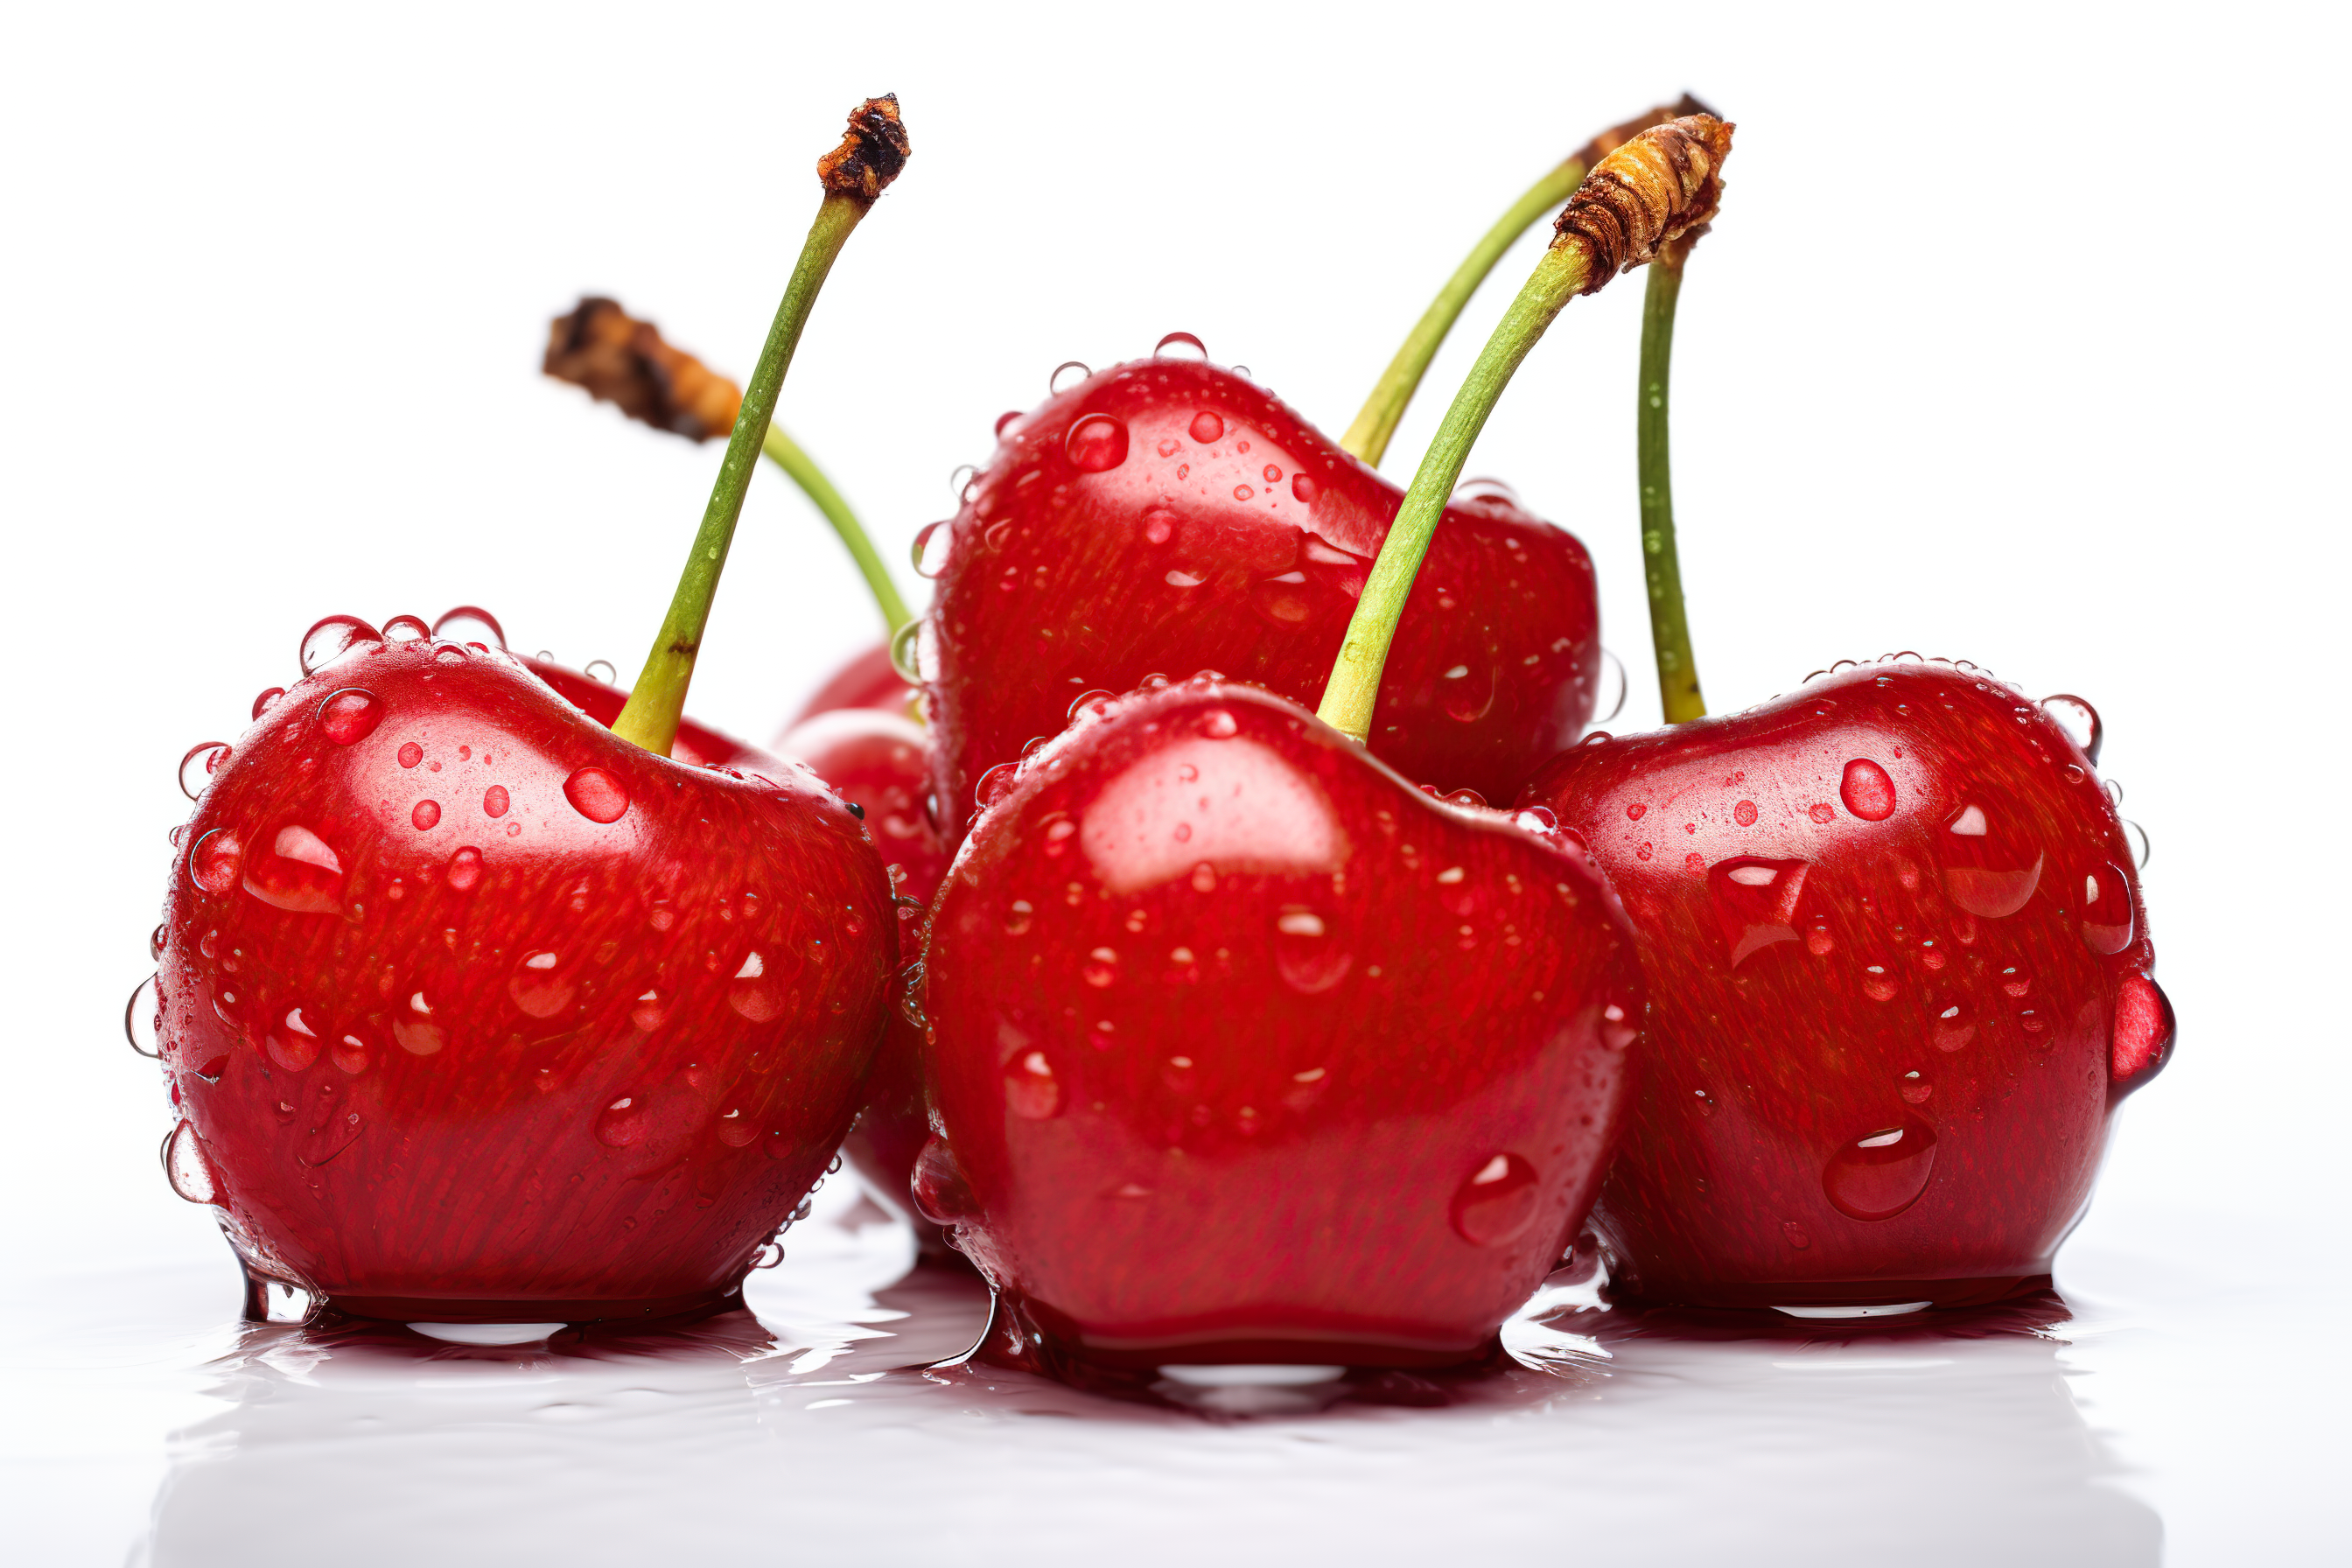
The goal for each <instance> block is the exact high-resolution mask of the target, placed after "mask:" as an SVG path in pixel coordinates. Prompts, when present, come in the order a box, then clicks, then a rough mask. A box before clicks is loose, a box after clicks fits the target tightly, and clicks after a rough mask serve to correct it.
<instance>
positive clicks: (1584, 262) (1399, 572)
mask: <svg viewBox="0 0 2352 1568" xmlns="http://www.w3.org/2000/svg"><path fill="white" fill-rule="evenodd" d="M1591 270H1592V253H1591V247H1590V246H1589V245H1588V243H1587V242H1586V241H1585V240H1584V239H1583V238H1582V237H1580V236H1575V235H1563V236H1562V237H1560V238H1559V239H1557V240H1555V241H1553V243H1552V245H1551V247H1549V249H1547V250H1546V251H1545V252H1544V254H1543V259H1542V260H1541V261H1538V263H1536V269H1535V272H1534V275H1533V276H1531V277H1530V278H1528V281H1527V285H1526V287H1524V288H1522V289H1520V290H1519V292H1518V297H1517V299H1515V300H1512V301H1511V305H1510V309H1509V310H1506V311H1504V312H1503V319H1502V321H1500V322H1499V323H1497V324H1496V328H1495V331H1494V335H1493V336H1491V337H1489V338H1488V339H1487V340H1486V347H1485V348H1483V349H1481V350H1479V351H1478V361H1477V363H1475V364H1474V365H1472V366H1471V367H1470V374H1469V375H1468V377H1466V378H1465V380H1464V381H1463V383H1462V389H1461V390H1460V391H1459V392H1456V393H1455V394H1454V403H1453V405H1452V406H1451V407H1449V408H1448V409H1446V411H1445V418H1444V422H1442V423H1441V424H1440V425H1439V426H1438V427H1437V434H1436V436H1435V437H1433V438H1432V440H1431V441H1430V443H1429V450H1428V451H1426V452H1424V453H1423V454H1422V458H1421V467H1420V468H1419V469H1418V470H1417V471H1415V473H1414V474H1413V476H1412V486H1411V487H1410V488H1409V489H1407V490H1406V491H1405V496H1404V502H1403V504H1402V505H1401V506H1399V507H1398V508H1397V514H1396V521H1393V522H1391V524H1390V525H1389V532H1388V537H1387V538H1386V539H1385V540H1383V541H1382V542H1381V553H1380V559H1378V560H1377V561H1375V562H1373V563H1372V573H1371V576H1370V579H1369V580H1368V581H1367V582H1366V583H1365V584H1364V591H1363V594H1362V595H1361V596H1360V597H1359V598H1358V599H1357V601H1356V613H1355V615H1354V616H1351V617H1350V618H1349V622H1348V637H1347V641H1346V642H1344V643H1343V644H1341V645H1340V648H1339V662H1338V663H1337V664H1335V665H1334V666H1333V667H1332V668H1331V680H1330V683H1329V684H1328V686H1326V687H1325V688H1324V689H1323V703H1322V706H1321V707H1319V708H1318V709H1317V710H1316V716H1317V717H1318V718H1319V719H1321V720H1322V721H1324V722H1325V723H1326V724H1328V725H1330V726H1331V727H1332V728H1333V729H1335V730H1339V731H1344V732H1346V733H1347V734H1349V735H1351V736H1353V737H1354V738H1355V739H1356V740H1358V741H1363V740H1366V739H1367V738H1368V737H1369V736H1370V733H1371V728H1372V706H1373V704H1374V702H1375V701H1377V700H1378V699H1379V697H1380V689H1381V668H1383V667H1384V666H1385V665H1386V664H1387V663H1388V657H1389V644H1390V643H1391V641H1393V640H1394V638H1395V637H1396V626H1397V618H1398V617H1399V616H1402V614H1403V613H1404V602H1405V595H1408V594H1410V593H1411V592H1412V580H1413V577H1414V575H1415V574H1417V573H1419V572H1420V570H1421V561H1422V557H1423V556H1424V555H1426V554H1427V553H1428V552H1429V542H1430V540H1431V539H1432V538H1433V537H1435V535H1436V532H1437V523H1438V520H1439V519H1440V518H1441V517H1443V516H1444V513H1445V502H1446V499H1447V498H1448V497H1449V496H1451V495H1452V494H1453V493H1454V483H1455V481H1457V480H1458V479H1461V477H1462V465H1463V464H1465V462H1467V461H1469V458H1470V448H1471V447H1473V446H1475V444H1476V443H1477V440H1478V433H1479V432H1480V431H1481V430H1483V429H1485V428H1486V416H1488V415H1490V414H1492V413H1493V412H1494V411H1495V405H1496V403H1498V402H1500V401H1501V400H1502V396H1503V389H1504V388H1505V387H1507V386H1508V385H1510V384H1511V376H1512V374H1514V373H1515V372H1517V370H1518V368H1519V362H1520V361H1522V360H1524V359H1526V358H1527V357H1528V350H1530V349H1532V348H1534V347H1535V346H1536V340H1537V339H1538V338H1540V337H1542V336H1543V335H1544V330H1545V329H1546V328H1548V327H1549V326H1550V325H1551V323H1552V319H1553V318H1554V317H1556V316H1558V315H1559V313H1560V311H1561V310H1563V309H1564V308H1565V307H1566V306H1567V304H1568V302H1569V301H1570V300H1573V299H1574V298H1576V296H1577V295H1578V294H1579V293H1580V292H1581V291H1582V290H1583V289H1584V286H1585V284H1586V282H1587V280H1588V279H1590V277H1591Z"/></svg>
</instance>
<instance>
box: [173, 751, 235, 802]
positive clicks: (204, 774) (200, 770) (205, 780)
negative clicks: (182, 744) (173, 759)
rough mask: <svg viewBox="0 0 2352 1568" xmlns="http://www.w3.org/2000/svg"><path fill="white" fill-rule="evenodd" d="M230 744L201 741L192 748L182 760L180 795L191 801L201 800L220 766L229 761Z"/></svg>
mask: <svg viewBox="0 0 2352 1568" xmlns="http://www.w3.org/2000/svg"><path fill="white" fill-rule="evenodd" d="M228 754H229V753H228V742H226V741H199V742H196V743H195V744H194V745H193V746H190V747H189V748H188V751H187V754H186V755H185V756H184V757H182V758H181V759H180V793H181V794H182V795H186V796H187V797H188V798H189V799H190V800H197V799H201V798H202V797H203V795H204V793H205V785H206V784H210V783H212V780H213V774H214V773H215V772H217V771H218V770H219V768H220V765H221V764H222V763H225V762H226V761H228Z"/></svg>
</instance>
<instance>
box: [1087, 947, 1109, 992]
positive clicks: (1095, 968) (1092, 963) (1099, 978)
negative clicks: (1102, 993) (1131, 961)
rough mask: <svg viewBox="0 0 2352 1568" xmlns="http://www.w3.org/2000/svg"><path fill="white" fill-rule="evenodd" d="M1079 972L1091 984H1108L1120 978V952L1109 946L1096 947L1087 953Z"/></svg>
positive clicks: (1097, 985) (1100, 985)
mask: <svg viewBox="0 0 2352 1568" xmlns="http://www.w3.org/2000/svg"><path fill="white" fill-rule="evenodd" d="M1078 973H1079V975H1080V976H1081V977H1082V978H1083V979H1084V980H1085V981H1086V983H1087V984H1089V985H1092V986H1096V987H1097V988H1100V987H1102V986H1107V985H1108V984H1111V983H1112V982H1113V981H1115V980H1117V979H1118V953H1117V952H1114V951H1113V950H1112V949H1110V948H1108V947H1098V948H1096V949H1095V950H1094V951H1093V952H1090V953H1088V954H1087V962H1086V963H1084V964H1083V965H1081V966H1080V967H1079V970H1078Z"/></svg>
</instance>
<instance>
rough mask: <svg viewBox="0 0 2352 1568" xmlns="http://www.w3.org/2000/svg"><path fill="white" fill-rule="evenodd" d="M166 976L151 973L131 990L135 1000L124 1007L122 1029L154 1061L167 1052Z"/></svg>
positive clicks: (132, 1043) (132, 1045) (133, 1044)
mask: <svg viewBox="0 0 2352 1568" xmlns="http://www.w3.org/2000/svg"><path fill="white" fill-rule="evenodd" d="M162 982H163V977H162V976H161V975H157V974H151V975H149V976H148V977H147V978H146V979H144V980H142V981H141V982H140V983H139V986H138V989H137V990H135V991H133V992H131V1001H130V1003H129V1004H128V1005H126V1006H124V1008H123V1009H122V1033H123V1036H124V1037H125V1038H127V1039H129V1040H130V1042H131V1049H132V1050H134V1051H137V1052H138V1053H139V1054H140V1055H141V1056H142V1057H145V1058H148V1059H149V1060H150V1061H154V1060H160V1059H161V1058H162V1057H163V988H162Z"/></svg>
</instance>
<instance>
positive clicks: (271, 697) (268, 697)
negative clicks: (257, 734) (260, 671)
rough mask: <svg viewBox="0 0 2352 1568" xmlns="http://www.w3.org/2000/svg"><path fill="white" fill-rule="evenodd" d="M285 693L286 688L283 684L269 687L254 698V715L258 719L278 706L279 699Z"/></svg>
mask: <svg viewBox="0 0 2352 1568" xmlns="http://www.w3.org/2000/svg"><path fill="white" fill-rule="evenodd" d="M285 695H286V689H285V688H284V687H282V686H272V687H269V688H268V689H265V690H264V691H263V692H262V693H261V695H260V696H258V697H257V698H255V699H254V700H253V716H254V717H255V718H257V719H258V718H260V717H261V716H262V715H263V714H264V713H267V712H268V711H269V710H271V709H272V708H275V707H277V706H278V699H279V698H281V697H283V696H285Z"/></svg>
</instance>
